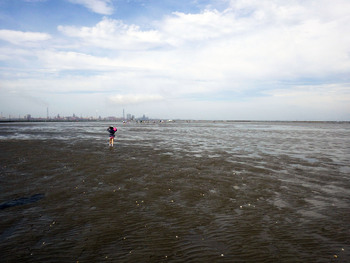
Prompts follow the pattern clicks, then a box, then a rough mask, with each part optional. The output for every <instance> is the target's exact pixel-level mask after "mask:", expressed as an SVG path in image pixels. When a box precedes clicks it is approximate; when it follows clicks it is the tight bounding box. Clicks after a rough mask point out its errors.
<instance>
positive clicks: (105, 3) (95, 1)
mask: <svg viewBox="0 0 350 263" xmlns="http://www.w3.org/2000/svg"><path fill="white" fill-rule="evenodd" d="M68 1H69V2H71V3H74V4H80V5H83V6H84V7H86V8H87V9H89V10H91V11H92V12H94V13H97V14H102V15H111V14H113V12H114V8H113V4H112V1H111V0H68Z"/></svg>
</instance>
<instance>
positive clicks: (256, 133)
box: [0, 122, 350, 262]
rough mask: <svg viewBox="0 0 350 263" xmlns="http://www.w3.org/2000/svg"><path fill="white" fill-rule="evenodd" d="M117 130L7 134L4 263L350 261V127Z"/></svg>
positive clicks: (2, 193)
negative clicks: (112, 133) (112, 139)
mask: <svg viewBox="0 0 350 263" xmlns="http://www.w3.org/2000/svg"><path fill="white" fill-rule="evenodd" d="M108 125H109V123H101V122H99V123H27V124H23V123H1V124H0V208H1V209H0V251H1V262H77V261H79V262H349V261H350V225H349V222H350V124H349V123H296V122H294V123H287V122H285V123H284V122H281V123H280V122H275V123H268V122H249V123H243V122H242V123H239V122H233V123H222V122H221V123H220V122H216V123H215V122H191V123H186V122H176V123H155V124H153V123H151V124H136V123H130V124H125V125H123V124H118V126H117V127H118V132H117V141H116V144H115V147H113V148H110V147H108V132H107V131H106V129H107V127H108ZM38 197H40V198H38Z"/></svg>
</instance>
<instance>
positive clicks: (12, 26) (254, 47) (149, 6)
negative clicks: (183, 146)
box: [0, 0, 350, 121]
mask: <svg viewBox="0 0 350 263" xmlns="http://www.w3.org/2000/svg"><path fill="white" fill-rule="evenodd" d="M349 12H350V2H349V1H346V0H334V1H327V0H320V1H317V2H315V1H312V0H296V1H283V0H276V1H269V0H259V1H258V0H252V1H244V0H196V1H184V0H179V1H172V0H164V1H154V0H151V1H145V0H62V1H48V0H4V1H1V2H0V25H1V26H0V54H1V55H0V111H1V112H2V113H3V116H9V115H13V116H24V115H26V114H31V115H32V116H43V117H45V116H46V115H48V114H47V108H49V109H50V112H49V114H50V115H51V116H56V115H57V114H61V115H62V116H68V115H71V114H72V113H75V114H77V115H78V116H80V115H83V116H114V115H116V114H118V115H120V113H121V112H122V111H123V109H124V108H125V109H128V111H129V112H133V114H134V115H135V116H142V115H143V114H145V115H147V116H152V117H153V118H157V119H202V120H206V119H207V120H215V119H218V120H220V119H224V120H282V121H283V120H286V121H288V120H293V121H294V120H297V121H308V120H310V121H348V120H350V106H349V105H350V55H349V54H350V36H349V34H348V25H349V24H350V17H349V15H348V14H349Z"/></svg>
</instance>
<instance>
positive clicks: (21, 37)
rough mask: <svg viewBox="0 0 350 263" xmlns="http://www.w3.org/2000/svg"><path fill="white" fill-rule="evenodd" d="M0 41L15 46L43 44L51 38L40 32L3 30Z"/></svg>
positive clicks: (0, 33)
mask: <svg viewBox="0 0 350 263" xmlns="http://www.w3.org/2000/svg"><path fill="white" fill-rule="evenodd" d="M0 39H2V40H5V41H7V42H10V43H12V44H15V45H21V44H30V43H35V42H41V41H46V40H49V39H51V36H50V35H49V34H46V33H39V32H22V31H14V30H7V29H1V30H0Z"/></svg>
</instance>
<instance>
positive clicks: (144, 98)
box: [109, 94, 164, 105]
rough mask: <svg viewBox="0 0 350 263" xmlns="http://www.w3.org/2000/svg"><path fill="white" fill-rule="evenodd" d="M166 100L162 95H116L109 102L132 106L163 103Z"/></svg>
mask: <svg viewBox="0 0 350 263" xmlns="http://www.w3.org/2000/svg"><path fill="white" fill-rule="evenodd" d="M162 100H164V98H163V97H162V96H160V95H150V94H126V95H114V96H111V97H110V98H109V101H110V102H111V103H113V104H118V105H130V104H141V103H149V102H157V101H162Z"/></svg>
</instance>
